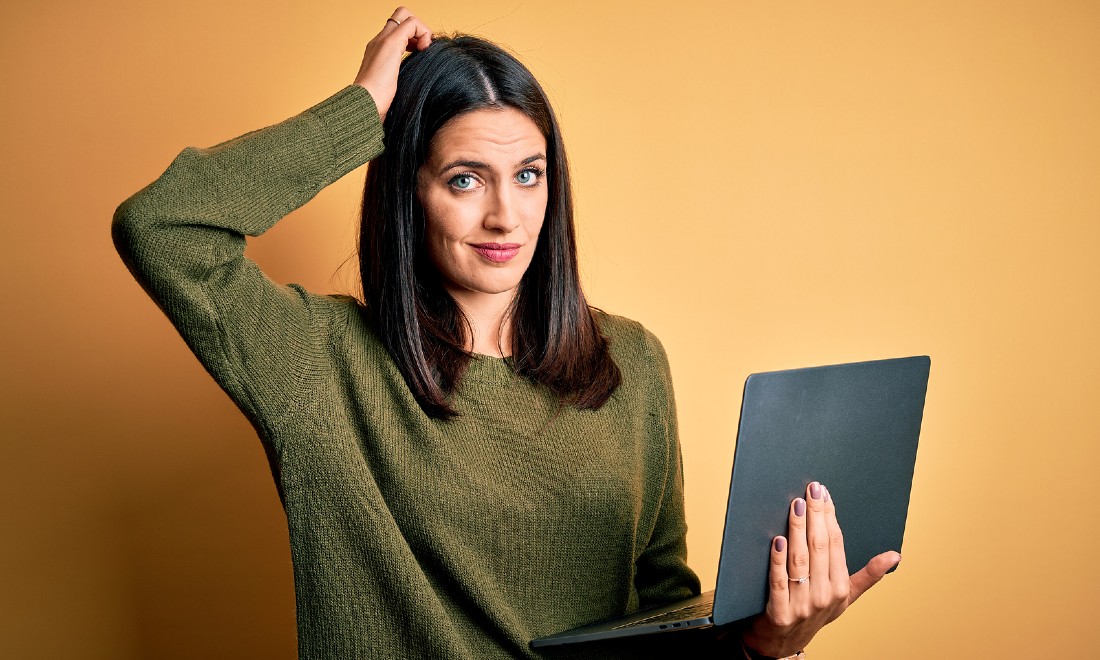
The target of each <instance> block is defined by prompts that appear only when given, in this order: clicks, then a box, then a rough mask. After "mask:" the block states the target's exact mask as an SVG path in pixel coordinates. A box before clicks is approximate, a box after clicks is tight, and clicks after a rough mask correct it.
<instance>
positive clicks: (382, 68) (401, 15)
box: [355, 7, 432, 119]
mask: <svg viewBox="0 0 1100 660" xmlns="http://www.w3.org/2000/svg"><path fill="white" fill-rule="evenodd" d="M431 43H432V31H431V30H429V29H428V27H427V26H426V25H424V23H423V22H421V20H420V19H419V18H417V17H416V16H413V13H412V12H411V11H409V9H408V8H406V7H398V8H397V9H395V10H394V12H393V14H392V15H391V16H390V18H388V19H386V24H385V25H384V26H382V30H381V32H379V33H378V34H376V35H375V36H374V38H373V39H371V40H370V41H369V42H368V43H367V48H366V50H365V51H364V53H363V63H362V64H361V65H360V66H359V74H358V75H357V76H355V84H356V85H359V86H360V87H363V88H364V89H366V90H367V91H368V92H370V95H371V97H372V98H373V99H374V105H375V106H377V107H378V114H379V116H380V117H382V118H383V119H385V118H386V112H387V111H388V110H389V109H390V103H392V102H393V96H394V94H396V93H397V73H398V70H399V69H400V68H401V58H402V57H403V56H404V55H405V53H406V52H416V51H418V50H424V49H425V48H427V47H428V46H429V45H431Z"/></svg>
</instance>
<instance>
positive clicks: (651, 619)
mask: <svg viewBox="0 0 1100 660" xmlns="http://www.w3.org/2000/svg"><path fill="white" fill-rule="evenodd" d="M713 612H714V600H713V598H708V599H706V600H704V601H703V602H701V603H696V604H694V605H687V606H684V607H681V608H679V609H675V610H669V611H667V612H658V613H657V614H654V615H653V616H647V617H646V618H644V619H638V620H637V621H631V622H630V623H624V624H623V625H621V626H615V628H613V630H619V629H620V628H633V627H634V626H649V625H653V624H655V623H665V622H666V621H673V622H675V621H689V620H691V619H700V618H705V617H709V616H710V615H711V614H712V613H713Z"/></svg>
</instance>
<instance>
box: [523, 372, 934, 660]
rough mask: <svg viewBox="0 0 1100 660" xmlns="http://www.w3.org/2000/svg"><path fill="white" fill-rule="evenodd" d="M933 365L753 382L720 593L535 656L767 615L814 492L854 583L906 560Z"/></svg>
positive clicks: (557, 639) (574, 638)
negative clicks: (828, 502) (812, 488)
mask: <svg viewBox="0 0 1100 660" xmlns="http://www.w3.org/2000/svg"><path fill="white" fill-rule="evenodd" d="M930 364H931V361H930V359H929V358H928V356H918V357H907V358H896V359H892V360H876V361H872V362H856V363H851V364H840V365H832V366H826V367H812V368H808V369H791V370H787V371H772V372H766V373H758V374H753V375H751V376H749V377H748V379H747V380H746V381H745V393H744V398H743V399H742V402H741V419H740V423H739V425H738V429H737V446H736V449H735V451H734V458H733V475H732V477H731V478H730V489H729V500H728V503H727V508H726V526H725V531H724V532H723V535H722V552H721V556H720V558H719V563H718V580H717V584H716V585H715V589H714V591H712V592H709V593H706V594H702V595H700V596H695V597H693V598H689V599H687V600H683V601H679V602H675V603H670V604H668V605H664V606H661V607H658V608H653V609H650V610H645V611H642V612H636V613H634V614H631V615H628V616H624V617H620V618H617V619H612V620H610V621H604V622H601V623H595V624H591V625H587V626H582V627H580V628H574V629H572V630H567V631H564V632H560V633H557V634H554V635H550V636H548V637H542V638H539V639H536V640H534V641H532V642H531V647H532V648H540V647H545V646H556V645H561V644H575V643H579V642H586V641H591V640H598V639H611V638H615V637H633V636H637V635H649V634H655V633H668V632H674V631H678V630H691V629H695V628H706V627H710V626H720V625H725V624H728V623H732V622H734V621H737V620H739V619H744V618H747V617H750V616H754V615H756V614H759V613H761V612H763V611H764V608H765V605H766V604H767V600H768V559H769V548H770V544H771V541H772V539H773V538H774V537H775V536H778V535H783V536H786V535H787V515H788V511H789V507H790V503H791V500H793V499H794V498H796V497H803V496H804V495H805V489H806V485H807V484H808V483H810V482H811V481H819V482H821V483H823V484H825V485H826V486H827V487H828V489H829V493H830V495H831V496H832V498H833V500H834V501H835V502H836V506H837V520H838V521H839V522H840V526H841V528H842V529H843V530H844V551H845V556H846V558H847V561H848V572H849V573H854V572H856V571H857V570H859V569H861V568H862V567H863V566H864V565H865V564H866V563H867V562H868V561H869V560H870V559H871V558H872V557H874V556H875V555H877V554H879V553H881V552H885V551H887V550H898V551H900V550H901V541H902V535H903V533H904V531H905V519H906V515H907V513H908V509H909V493H910V491H911V489H912V484H913V467H914V464H915V462H916V455H917V439H918V437H919V436H920V427H921V420H922V418H923V416H924V398H925V393H926V391H927V387H928V370H929V367H930Z"/></svg>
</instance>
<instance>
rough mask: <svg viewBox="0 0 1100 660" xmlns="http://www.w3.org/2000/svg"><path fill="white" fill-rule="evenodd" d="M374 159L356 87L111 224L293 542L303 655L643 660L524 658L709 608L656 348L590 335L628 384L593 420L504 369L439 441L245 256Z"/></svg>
mask: <svg viewBox="0 0 1100 660" xmlns="http://www.w3.org/2000/svg"><path fill="white" fill-rule="evenodd" d="M382 148H383V146H382V127H381V123H380V122H379V119H378V113H377V110H376V109H375V106H374V103H373V101H372V100H371V97H370V95H369V94H368V93H367V92H366V91H365V90H363V89H362V88H360V87H355V86H351V87H348V88H346V89H344V90H342V91H340V92H339V93H337V94H336V95H334V96H333V97H331V98H329V99H327V100H326V101H324V102H322V103H320V104H318V105H317V106H315V107H313V108H311V109H309V110H307V111H305V112H304V113H302V114H300V115H298V116H296V117H293V118H291V119H289V120H287V121H285V122H283V123H281V124H278V125H276V126H272V127H269V128H265V129H262V130H259V131H255V132H253V133H249V134H247V135H244V136H242V137H240V138H237V139H235V140H231V141H229V142H226V143H224V144H221V145H218V146H216V147H213V148H211V149H194V148H189V149H186V150H184V151H183V152H182V153H181V154H180V155H179V156H178V157H177V158H176V159H175V160H174V161H173V162H172V164H171V166H170V167H169V168H168V170H167V171H166V172H165V173H164V174H163V175H161V177H160V178H159V179H157V180H156V181H154V182H153V183H152V184H151V185H149V186H148V187H146V188H145V189H143V190H141V191H140V192H138V193H137V194H136V195H134V196H133V197H132V198H130V199H128V200H127V201H125V202H124V203H123V204H122V205H121V206H120V207H119V209H118V211H117V213H116V215H115V219H114V224H113V226H112V231H113V235H114V239H115V244H116V246H117V248H118V250H119V252H120V254H121V255H122V257H123V259H124V260H125V261H126V264H127V265H128V266H129V268H130V269H131V271H132V272H133V273H134V276H135V277H136V278H137V279H138V280H139V281H140V282H141V284H142V285H143V286H144V288H145V290H146V291H147V292H148V293H149V295H150V296H151V297H152V298H153V299H154V300H155V301H156V302H157V304H158V305H159V306H160V307H161V309H163V310H164V312H165V313H166V314H167V315H168V317H169V318H170V319H171V321H172V323H173V324H174V325H175V326H176V328H177V329H178V330H179V332H180V334H181V335H182V336H183V338H184V339H185V340H186V342H187V344H188V346H190V348H191V350H193V351H194V353H195V355H196V356H197V357H198V358H199V360H200V361H201V362H202V363H203V365H204V366H205V367H206V369H207V370H208V371H209V372H210V374H211V375H212V376H213V377H214V379H215V380H216V381H217V382H218V384H219V385H220V386H221V387H222V388H223V389H225V391H226V392H227V393H228V394H229V396H230V397H232V399H233V401H234V402H235V403H236V404H237V405H238V406H239V407H240V409H241V410H242V411H243V412H244V413H245V415H247V416H248V418H249V420H251V422H252V424H253V425H254V426H255V428H256V431H257V432H258V434H259V436H260V439H261V440H262V442H263V444H264V447H265V449H266V451H267V455H268V458H269V460H270V464H271V469H272V473H273V475H274V477H275V481H276V485H277V487H278V491H279V495H280V497H281V498H282V502H283V506H284V509H285V510H286V516H287V525H288V527H289V532H290V543H291V552H292V556H293V562H294V584H295V592H296V598H297V613H298V644H299V655H300V657H301V658H302V659H303V660H311V659H313V658H332V659H341V660H343V659H350V658H407V657H424V658H499V657H563V655H568V654H579V655H580V656H581V657H597V656H599V657H605V656H606V657H637V656H638V655H639V654H640V653H641V652H642V650H643V649H645V650H646V651H647V652H651V651H654V649H655V648H656V647H654V646H653V645H652V643H647V644H645V645H634V646H631V645H630V644H621V643H619V644H606V645H591V646H583V647H579V648H575V649H573V650H571V651H568V652H567V653H565V654H563V653H562V652H560V651H552V652H547V653H535V652H533V651H531V650H530V649H529V648H528V642H529V641H530V640H531V639H533V638H535V637H539V636H542V635H545V634H549V633H553V632H557V631H559V630H563V629H566V628H570V627H573V626H576V625H579V624H583V623H587V622H590V621H593V620H598V619H602V618H606V617H609V616H613V615H618V614H622V613H625V612H629V611H633V610H636V609H638V608H640V607H645V606H648V605H655V604H659V603H660V602H663V601H667V600H669V599H672V598H678V597H684V596H688V595H690V594H694V593H697V592H698V589H699V586H698V580H697V578H696V577H695V575H694V574H693V573H692V572H691V570H690V569H689V568H688V567H687V565H686V563H685V555H686V548H685V531H686V527H685V523H684V511H683V489H682V477H681V468H680V456H679V445H678V441H677V436H676V422H675V412H674V404H673V396H672V386H671V382H670V378H669V370H668V365H667V362H666V359H665V354H664V351H663V350H662V348H661V345H660V344H659V342H658V341H657V339H656V338H654V336H653V335H651V334H650V333H649V332H647V331H646V330H645V329H644V328H642V327H641V326H640V325H639V324H637V323H635V322H632V321H628V320H626V319H622V318H618V317H614V316H610V315H600V316H599V319H600V323H601V327H602V330H603V332H604V333H605V334H606V335H607V336H608V337H609V339H610V342H611V351H612V355H613V357H614V359H615V362H616V363H617V364H618V366H619V369H620V370H621V371H622V376H623V379H622V385H621V386H620V387H619V389H618V390H617V391H616V392H615V394H614V395H613V396H612V397H611V399H610V400H609V401H608V402H607V403H606V404H605V405H604V406H603V407H602V408H600V409H599V410H595V411H593V410H577V409H574V408H569V407H567V408H565V409H564V410H561V411H560V412H558V410H559V409H558V406H557V402H556V400H555V398H554V397H553V396H552V395H551V394H550V393H549V392H548V391H547V390H546V389H545V388H543V387H541V386H536V385H533V384H532V383H530V382H529V381H527V380H525V379H523V378H521V377H519V376H517V375H516V374H515V373H514V372H513V371H512V369H511V368H510V364H509V361H508V360H506V359H504V360H502V359H496V358H490V357H479V358H476V359H474V360H473V361H472V363H471V365H470V368H469V371H468V373H467V374H466V375H465V376H464V378H463V380H462V382H461V384H460V388H459V390H458V392H457V394H456V396H455V405H456V408H457V410H458V411H459V412H460V417H458V418H457V419H456V420H453V421H439V420H434V419H431V418H429V417H427V416H426V415H425V414H424V413H423V412H422V411H421V409H420V407H419V406H418V405H417V403H416V401H415V399H414V398H413V396H412V394H411V393H410V391H409V389H408V388H407V386H406V385H405V382H404V380H403V379H402V377H401V373H400V372H399V371H398V369H397V368H396V366H395V365H394V363H393V362H392V361H391V360H390V358H389V356H388V354H387V353H386V351H385V349H384V348H383V347H382V345H381V344H380V342H379V340H378V339H377V337H376V336H375V334H374V333H373V332H372V330H371V328H370V327H368V325H367V324H366V323H365V322H364V318H363V315H362V314H361V308H360V306H359V305H358V303H357V302H356V301H355V300H354V299H352V298H349V297H343V296H319V295H315V294H312V293H309V292H307V291H305V290H304V289H302V288H301V287H299V286H297V285H289V286H281V285H278V284H275V283H273V282H272V281H270V280H268V279H267V278H266V277H265V276H264V274H263V273H262V272H261V271H260V270H259V268H258V267H257V266H256V264H255V263H253V262H252V261H250V260H248V259H246V258H245V256H244V247H245V238H244V237H245V235H250V236H256V235H259V234H262V233H263V232H265V231H266V230H268V229H269V228H270V227H271V226H272V225H274V224H275V223H276V222H277V221H278V220H279V219H280V218H282V217H284V216H285V215H287V214H288V213H289V212H291V211H292V210H294V209H296V208H298V207H299V206H301V205H302V204H305V203H306V202H307V201H308V200H309V199H311V198H312V197H313V196H314V195H315V194H316V193H317V192H318V191H319V190H321V189H322V188H324V187H325V186H327V185H328V184H330V183H332V182H333V181H335V180H337V179H339V178H340V177H341V176H343V175H344V174H346V173H348V172H349V171H351V170H352V169H354V168H356V167H358V166H360V165H362V164H363V163H365V162H367V161H369V160H370V159H371V158H373V157H374V156H376V155H377V154H379V153H380V152H381V151H382ZM680 650H681V651H683V650H684V649H683V648H682V647H681V648H680Z"/></svg>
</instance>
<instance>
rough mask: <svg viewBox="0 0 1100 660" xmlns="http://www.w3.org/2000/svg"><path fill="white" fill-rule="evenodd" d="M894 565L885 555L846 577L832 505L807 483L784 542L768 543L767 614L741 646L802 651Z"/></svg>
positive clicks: (893, 557)
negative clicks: (804, 495) (804, 496)
mask: <svg viewBox="0 0 1100 660" xmlns="http://www.w3.org/2000/svg"><path fill="white" fill-rule="evenodd" d="M899 561H901V555H899V554H898V553H896V552H884V553H882V554H880V555H877V556H876V557H874V558H872V559H871V561H869V562H868V563H867V565H866V566H864V567H863V568H862V569H861V570H860V571H859V572H857V573H856V574H854V575H851V576H849V575H848V565H847V560H846V559H845V556H844V536H843V535H842V534H841V531H840V525H839V524H838V523H837V520H836V503H835V502H833V499H832V497H831V496H830V495H829V490H828V489H827V488H825V486H823V485H821V484H819V483H817V482H816V481H815V482H813V483H811V484H810V485H809V486H808V487H807V488H806V498H805V499H803V498H798V499H796V500H794V502H792V503H791V508H790V513H789V514H788V537H787V538H784V537H782V536H777V537H775V539H774V540H773V541H772V547H771V568H770V572H769V585H770V586H769V595H768V606H767V610H766V611H765V612H764V613H763V614H761V615H760V616H757V617H755V618H754V619H752V622H751V624H750V625H749V627H748V628H747V629H746V630H745V632H744V637H743V639H744V642H745V644H746V645H747V646H749V647H750V648H752V649H754V650H756V651H758V652H760V653H763V654H765V655H770V656H774V657H783V656H787V655H790V654H792V653H795V652H797V651H800V650H802V649H803V648H805V646H806V644H808V643H809V641H810V640H811V639H813V637H814V635H816V634H817V632H818V631H819V630H821V628H822V627H823V626H824V625H825V624H827V623H829V622H830V621H832V620H834V619H836V618H837V617H838V616H840V615H841V614H842V613H843V612H844V610H845V609H847V607H848V606H849V605H851V604H852V603H854V602H855V601H856V599H857V598H859V597H860V596H861V595H862V594H863V592H865V591H867V590H868V589H870V588H871V587H872V586H874V585H875V583H877V582H878V581H879V580H881V579H882V576H883V575H885V574H886V572H887V571H889V570H890V569H891V568H893V567H894V566H896V565H897V564H898V562H899Z"/></svg>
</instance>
